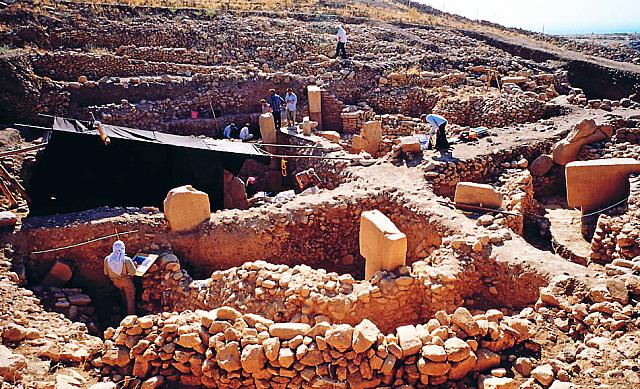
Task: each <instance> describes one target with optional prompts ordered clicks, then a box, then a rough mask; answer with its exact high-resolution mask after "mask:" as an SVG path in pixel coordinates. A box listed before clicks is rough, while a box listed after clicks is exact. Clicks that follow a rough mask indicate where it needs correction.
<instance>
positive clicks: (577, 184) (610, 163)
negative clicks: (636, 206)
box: [565, 158, 640, 212]
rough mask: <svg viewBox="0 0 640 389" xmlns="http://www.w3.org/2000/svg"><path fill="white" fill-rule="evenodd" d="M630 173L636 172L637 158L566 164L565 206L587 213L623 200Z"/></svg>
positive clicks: (638, 167)
mask: <svg viewBox="0 0 640 389" xmlns="http://www.w3.org/2000/svg"><path fill="white" fill-rule="evenodd" d="M630 173H640V161H638V160H636V159H633V158H610V159H594V160H591V161H575V162H570V163H568V164H567V166H566V167H565V176H566V180H567V205H568V206H569V207H581V208H582V210H583V212H591V211H595V210H597V209H599V208H604V207H607V206H610V205H613V204H615V203H616V202H617V201H620V200H623V199H624V198H625V197H626V196H628V195H629V174H630Z"/></svg>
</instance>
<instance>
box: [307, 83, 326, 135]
mask: <svg viewBox="0 0 640 389" xmlns="http://www.w3.org/2000/svg"><path fill="white" fill-rule="evenodd" d="M307 96H308V98H309V118H310V119H311V120H312V121H314V122H317V123H318V129H320V130H322V129H323V127H322V89H321V88H320V87H319V86H317V85H309V86H307Z"/></svg>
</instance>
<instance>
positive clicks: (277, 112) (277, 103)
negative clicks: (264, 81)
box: [267, 89, 285, 130]
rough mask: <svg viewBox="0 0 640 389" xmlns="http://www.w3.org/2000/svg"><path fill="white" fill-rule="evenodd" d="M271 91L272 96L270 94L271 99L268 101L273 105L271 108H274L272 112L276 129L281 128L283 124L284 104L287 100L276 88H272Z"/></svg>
mask: <svg viewBox="0 0 640 389" xmlns="http://www.w3.org/2000/svg"><path fill="white" fill-rule="evenodd" d="M269 92H270V93H271V96H269V99H268V100H267V102H268V103H269V105H270V106H271V109H272V110H273V112H272V114H273V121H274V122H275V124H276V130H280V127H281V126H282V117H281V113H282V104H283V103H284V102H285V101H284V99H283V98H282V97H280V95H277V94H276V90H275V89H271V90H269Z"/></svg>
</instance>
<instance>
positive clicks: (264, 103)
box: [260, 99, 272, 113]
mask: <svg viewBox="0 0 640 389" xmlns="http://www.w3.org/2000/svg"><path fill="white" fill-rule="evenodd" d="M260 109H261V110H262V113H269V112H271V111H272V109H271V106H270V105H269V103H267V100H265V99H262V100H260Z"/></svg>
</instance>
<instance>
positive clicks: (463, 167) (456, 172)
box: [425, 139, 554, 197]
mask: <svg viewBox="0 0 640 389" xmlns="http://www.w3.org/2000/svg"><path fill="white" fill-rule="evenodd" d="M553 143H554V140H553V139H547V140H544V141H540V142H536V143H535V144H526V145H522V146H518V147H516V148H513V149H509V150H499V149H496V150H494V153H493V154H491V155H489V156H480V157H476V158H472V159H467V160H464V159H460V160H457V161H455V162H453V161H452V162H447V163H435V164H429V165H426V166H425V179H426V180H427V181H429V182H431V183H432V184H433V189H434V192H435V193H436V194H438V195H440V196H447V197H452V196H453V194H454V192H455V186H456V184H457V183H458V182H460V181H469V182H480V183H482V182H488V181H493V180H494V179H495V178H496V177H497V176H498V175H499V174H500V173H502V172H503V171H504V170H505V169H510V168H517V169H524V168H526V167H527V166H528V164H529V162H530V161H533V159H535V158H536V157H537V156H539V155H540V154H543V153H545V152H547V151H548V150H550V149H551V146H552V145H553Z"/></svg>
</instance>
